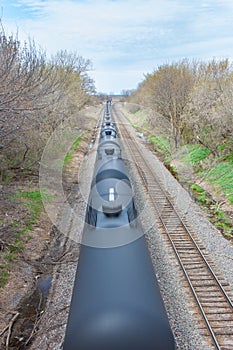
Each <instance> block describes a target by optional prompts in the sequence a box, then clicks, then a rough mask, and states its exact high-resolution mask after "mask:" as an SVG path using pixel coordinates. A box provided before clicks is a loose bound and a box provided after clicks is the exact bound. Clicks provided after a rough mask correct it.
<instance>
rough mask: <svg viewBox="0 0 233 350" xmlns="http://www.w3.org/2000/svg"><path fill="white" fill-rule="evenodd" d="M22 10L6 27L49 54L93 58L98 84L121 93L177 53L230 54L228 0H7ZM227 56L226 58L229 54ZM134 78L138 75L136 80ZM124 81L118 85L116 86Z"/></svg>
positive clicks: (230, 9)
mask: <svg viewBox="0 0 233 350" xmlns="http://www.w3.org/2000/svg"><path fill="white" fill-rule="evenodd" d="M10 3H11V4H12V3H13V4H14V5H17V6H18V9H19V10H18V13H19V14H20V13H21V14H23V15H21V16H20V15H18V16H14V17H12V18H10V17H9V18H7V19H5V20H4V18H3V20H4V23H7V27H9V28H10V30H15V28H16V25H17V26H18V28H19V35H20V37H23V38H24V39H26V38H27V37H28V35H30V37H33V38H34V39H35V41H36V42H37V43H38V44H39V45H41V46H42V47H44V48H45V49H46V51H47V52H48V53H55V52H56V51H58V50H59V49H68V50H76V51H77V52H78V53H79V54H80V55H82V56H84V57H85V58H89V59H91V60H92V62H93V65H94V68H95V72H94V73H93V74H94V76H95V78H96V81H97V87H98V86H100V87H101V90H106V91H115V92H119V91H121V90H122V89H125V88H133V87H136V86H137V83H139V82H140V79H141V78H140V77H141V76H142V77H143V75H142V72H143V71H144V72H145V73H147V72H148V71H151V70H153V69H154V68H155V67H156V65H157V64H162V63H163V62H165V63H166V62H168V61H169V60H175V59H177V58H178V59H179V58H180V57H204V58H206V57H207V58H208V52H209V55H210V56H209V58H212V57H213V56H217V55H219V56H221V55H226V54H227V53H228V54H229V55H230V54H231V52H230V50H229V46H230V47H232V41H233V40H232V37H231V26H232V24H231V23H232V17H233V16H232V15H233V4H232V2H231V0H212V1H209V0H206V1H202V0H199V1H198V0H197V1H195V2H188V1H187V0H176V1H174V0H157V1H154V0H147V1H141V0H118V1H113V0H76V1H75V0H73V1H72V0H64V1H58V0H51V1H50V0H45V1H43V0H18V1H16V0H15V1H13V0H11V2H10ZM229 55H228V57H229ZM136 79H139V80H138V81H136ZM121 82H122V85H121V86H120V84H121Z"/></svg>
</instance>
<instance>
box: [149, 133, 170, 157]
mask: <svg viewBox="0 0 233 350" xmlns="http://www.w3.org/2000/svg"><path fill="white" fill-rule="evenodd" d="M148 140H149V141H150V142H151V143H152V144H153V145H154V149H155V151H157V152H159V153H161V154H162V155H164V156H168V155H171V149H170V146H169V144H168V142H167V140H166V139H165V138H163V137H157V136H153V135H150V136H149V137H148Z"/></svg>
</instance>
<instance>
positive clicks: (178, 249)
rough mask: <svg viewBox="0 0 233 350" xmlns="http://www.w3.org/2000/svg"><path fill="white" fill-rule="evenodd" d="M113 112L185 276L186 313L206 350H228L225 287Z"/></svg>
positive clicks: (231, 341)
mask: <svg viewBox="0 0 233 350" xmlns="http://www.w3.org/2000/svg"><path fill="white" fill-rule="evenodd" d="M113 113H114V115H115V119H116V120H118V128H119V131H120V134H121V137H122V141H123V144H124V147H125V152H126V155H127V157H128V158H129V160H130V161H131V162H132V163H133V164H134V166H135V168H136V172H137V174H138V176H139V178H140V181H141V183H142V185H143V187H144V189H145V190H146V193H147V194H146V196H147V202H148V203H149V205H150V207H151V208H152V212H153V215H154V217H155V220H156V222H157V226H158V228H159V231H160V233H161V234H162V235H163V236H164V237H165V239H166V240H167V242H168V244H169V245H170V246H171V247H172V249H173V252H174V257H173V259H174V263H177V261H178V263H179V266H180V269H181V271H182V273H183V276H184V277H185V286H186V289H187V293H188V295H189V298H190V313H192V314H195V318H196V319H197V323H198V329H199V333H200V335H201V337H202V339H203V344H205V346H207V348H208V349H219V350H232V349H233V303H232V295H231V293H230V288H229V284H228V283H227V281H226V280H225V279H224V278H223V277H222V276H221V275H220V274H219V273H218V272H216V271H215V270H216V269H215V266H214V264H213V262H212V261H211V258H210V257H209V255H208V254H207V252H206V249H205V247H204V246H203V244H202V242H201V241H200V240H199V237H198V236H197V235H196V233H195V229H194V228H193V227H190V226H189V223H188V222H186V219H185V217H184V215H183V214H181V213H180V212H179V210H178V209H177V208H176V206H175V205H174V204H173V202H174V200H173V199H171V198H170V197H169V194H168V193H166V190H165V189H164V188H163V185H162V184H161V181H160V180H159V179H158V176H157V174H156V173H155V171H154V169H153V168H152V167H151V165H150V163H149V161H148V160H147V157H146V153H148V151H146V148H145V147H144V146H143V145H140V144H139V143H138V142H135V136H134V135H133V134H132V132H133V131H132V127H131V126H130V124H129V123H128V122H127V120H126V119H125V118H124V116H123V114H122V113H121V112H120V111H119V109H118V108H117V106H116V105H115V106H114V107H113ZM229 273H230V272H229ZM200 349H201V348H200Z"/></svg>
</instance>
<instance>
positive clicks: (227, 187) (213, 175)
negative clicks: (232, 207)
mask: <svg viewBox="0 0 233 350" xmlns="http://www.w3.org/2000/svg"><path fill="white" fill-rule="evenodd" d="M205 175H206V176H205V179H206V180H207V181H209V182H210V183H212V184H216V185H218V187H219V189H221V190H222V191H223V192H224V194H225V195H226V197H227V199H228V201H229V202H230V203H231V204H233V163H220V164H217V165H216V166H215V167H214V168H213V169H212V170H211V171H209V172H206V173H205Z"/></svg>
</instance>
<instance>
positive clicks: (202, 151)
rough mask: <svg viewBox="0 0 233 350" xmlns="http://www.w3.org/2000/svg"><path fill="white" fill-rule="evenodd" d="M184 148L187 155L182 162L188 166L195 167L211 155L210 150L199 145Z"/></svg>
mask: <svg viewBox="0 0 233 350" xmlns="http://www.w3.org/2000/svg"><path fill="white" fill-rule="evenodd" d="M184 148H185V149H186V151H187V153H186V155H185V156H183V157H182V160H183V161H184V162H186V163H187V164H193V165H195V164H197V163H200V162H201V161H203V160H205V159H206V158H207V157H208V156H209V155H210V153H211V151H210V150H209V149H208V148H206V147H202V146H201V145H199V144H197V145H185V146H184Z"/></svg>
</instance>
